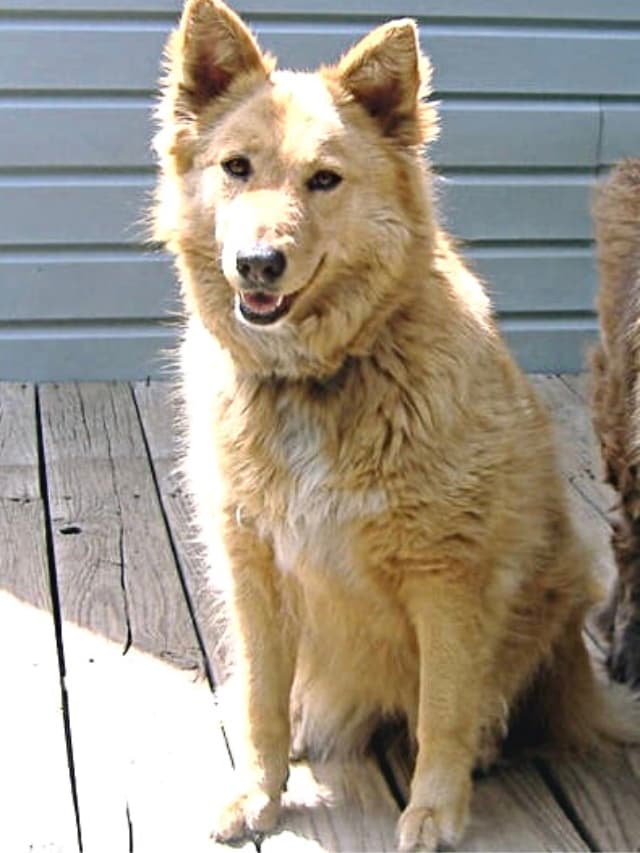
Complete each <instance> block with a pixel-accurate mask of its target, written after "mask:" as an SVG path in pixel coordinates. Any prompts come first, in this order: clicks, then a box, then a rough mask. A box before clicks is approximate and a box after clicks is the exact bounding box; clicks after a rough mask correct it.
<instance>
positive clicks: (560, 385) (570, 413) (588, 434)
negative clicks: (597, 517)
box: [533, 376, 616, 517]
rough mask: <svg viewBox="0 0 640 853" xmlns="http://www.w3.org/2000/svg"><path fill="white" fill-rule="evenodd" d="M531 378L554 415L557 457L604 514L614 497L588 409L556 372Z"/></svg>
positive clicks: (577, 484) (612, 503)
mask: <svg viewBox="0 0 640 853" xmlns="http://www.w3.org/2000/svg"><path fill="white" fill-rule="evenodd" d="M533 381H534V385H535V387H536V389H537V391H538V393H539V394H540V396H541V397H542V399H543V400H544V401H545V403H546V404H547V406H548V408H549V411H550V412H551V413H552V415H553V420H554V423H555V424H556V428H557V430H558V434H559V436H560V441H561V457H560V461H561V463H562V464H563V466H564V467H565V471H566V473H567V476H568V478H569V481H570V482H571V483H572V484H573V485H574V486H575V487H576V489H578V491H579V492H580V493H581V494H582V495H583V496H584V497H585V498H586V500H588V501H589V502H590V503H592V504H593V506H595V507H596V508H597V509H599V510H600V511H601V512H602V514H603V515H604V516H605V517H606V516H607V514H608V513H609V511H610V510H611V508H612V507H613V506H614V504H615V500H616V498H615V494H614V492H613V490H612V489H611V488H610V487H609V486H607V485H606V484H605V483H604V482H603V481H602V469H601V463H600V459H599V451H598V449H597V442H596V438H595V436H594V433H593V429H592V427H591V415H590V412H589V410H588V409H587V407H586V406H585V405H584V402H583V401H581V400H580V399H578V398H577V397H576V395H575V394H574V393H572V392H571V391H570V389H569V388H568V386H567V385H566V384H565V382H563V381H562V379H560V378H559V377H558V376H540V377H537V378H535V379H534V380H533Z"/></svg>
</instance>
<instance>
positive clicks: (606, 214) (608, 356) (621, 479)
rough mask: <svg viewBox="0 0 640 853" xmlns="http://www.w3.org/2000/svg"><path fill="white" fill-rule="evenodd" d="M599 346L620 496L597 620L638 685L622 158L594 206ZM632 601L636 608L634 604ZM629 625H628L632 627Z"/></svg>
mask: <svg viewBox="0 0 640 853" xmlns="http://www.w3.org/2000/svg"><path fill="white" fill-rule="evenodd" d="M594 218H595V228H596V241H597V252H598V265H599V272H600V291H599V295H598V310H599V314H600V329H601V344H600V346H599V347H598V349H597V350H596V352H595V353H594V356H593V361H592V369H593V379H594V383H593V385H594V387H593V412H594V415H593V417H594V426H595V429H596V432H597V434H598V437H599V439H600V443H601V447H602V455H603V459H604V464H605V468H606V475H607V479H608V480H609V482H610V483H611V485H612V486H613V487H614V488H615V489H617V491H618V492H619V494H620V502H621V508H622V517H621V520H620V523H619V525H616V527H615V529H614V534H613V546H614V550H615V554H616V560H617V563H618V569H619V580H618V584H617V587H616V590H615V592H614V595H613V597H612V600H611V602H610V605H609V607H608V609H607V612H606V614H605V615H604V617H603V623H604V627H605V629H606V631H607V632H608V633H609V634H610V636H611V639H612V641H613V645H612V653H611V659H610V663H611V666H612V670H613V674H614V676H616V677H617V678H619V679H621V680H629V681H631V682H638V681H639V680H640V383H639V374H640V159H632V160H625V161H623V162H622V163H620V164H619V165H618V166H617V167H616V169H615V170H614V171H613V173H612V175H611V177H610V178H609V179H608V180H607V181H606V182H605V183H604V184H603V185H602V186H601V187H600V189H599V191H598V194H597V197H596V203H595V206H594ZM634 599H637V603H636V604H634ZM634 626H635V627H634Z"/></svg>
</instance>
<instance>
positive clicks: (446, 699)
mask: <svg viewBox="0 0 640 853" xmlns="http://www.w3.org/2000/svg"><path fill="white" fill-rule="evenodd" d="M471 577H473V576H472V575H471ZM467 581H468V578H467V577H466V576H465V575H464V574H462V575H461V574H459V573H456V574H455V575H454V576H453V577H451V575H448V574H447V573H442V574H440V573H439V572H438V574H432V573H428V572H425V573H424V574H416V575H415V576H412V577H411V578H410V579H409V580H408V581H407V582H406V583H405V585H404V592H405V594H406V606H407V609H408V611H409V614H410V618H411V620H412V622H413V625H414V629H415V632H416V638H417V643H418V650H419V656H420V662H419V696H418V715H417V731H416V739H417V745H418V754H417V758H416V767H415V771H414V774H413V779H412V782H411V794H410V799H409V803H408V805H407V807H406V809H405V811H404V812H403V814H402V815H401V817H400V822H399V825H398V841H399V846H400V849H401V850H429V851H432V850H436V849H437V847H438V845H439V844H442V843H446V844H449V845H454V844H456V843H457V842H458V841H459V840H460V838H461V836H462V833H463V831H464V828H465V824H466V821H467V816H468V810H469V798H470V793H471V771H472V769H473V764H474V760H475V756H476V753H477V750H478V743H479V733H480V710H481V702H482V701H483V684H484V675H483V673H484V672H486V669H487V668H486V663H487V659H488V649H487V641H486V638H485V636H484V632H483V630H482V628H481V621H480V620H481V617H482V613H481V610H482V605H481V603H480V597H479V595H478V593H477V591H475V590H474V589H473V588H471V589H470V588H469V584H468V582H467ZM472 583H473V582H472ZM473 586H475V584H473Z"/></svg>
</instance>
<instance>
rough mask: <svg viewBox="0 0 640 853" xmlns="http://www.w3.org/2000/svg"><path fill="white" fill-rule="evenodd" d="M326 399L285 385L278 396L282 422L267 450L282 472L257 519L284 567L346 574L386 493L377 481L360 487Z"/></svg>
mask: <svg viewBox="0 0 640 853" xmlns="http://www.w3.org/2000/svg"><path fill="white" fill-rule="evenodd" d="M321 405H322V404H321V403H320V402H315V401H314V402H312V403H309V402H307V401H301V400H300V399H296V398H295V397H291V396H289V395H287V394H286V393H283V394H281V395H279V396H278V397H276V399H275V400H274V409H275V412H274V414H275V423H276V424H277V427H276V429H275V430H274V431H273V433H272V434H271V436H270V437H269V442H268V445H267V450H268V454H269V456H270V457H271V458H270V462H271V464H272V466H273V467H272V470H273V472H274V475H275V476H274V477H273V481H272V483H271V484H269V483H268V482H267V483H265V490H266V496H265V504H264V511H263V513H261V514H260V516H259V517H258V519H257V524H258V530H259V533H260V535H261V536H263V537H264V538H266V539H268V540H270V541H271V542H272V545H273V551H274V558H275V561H276V565H277V566H278V568H279V569H280V570H281V571H283V572H300V571H303V570H305V569H312V570H314V571H330V572H338V573H340V574H342V575H345V574H350V572H351V568H352V559H353V557H352V549H351V547H350V543H351V542H352V540H353V536H355V535H356V532H357V529H358V526H359V524H361V523H362V522H363V521H365V520H366V519H371V518H372V517H373V516H376V515H378V514H380V513H381V512H383V511H384V509H385V508H386V505H387V501H386V496H385V494H384V491H383V490H382V489H381V488H380V487H379V486H378V485H377V484H376V485H373V484H371V482H368V483H367V485H366V486H365V487H364V488H362V487H360V488H358V487H355V485H354V480H355V479H356V478H355V477H354V476H353V475H354V474H355V472H354V471H352V470H350V468H349V464H348V462H347V465H346V468H345V457H346V458H347V459H348V454H345V453H343V452H341V451H343V450H344V448H341V447H340V446H339V444H338V443H336V439H335V436H329V435H328V429H329V426H328V424H327V422H326V420H325V418H323V417H322V412H321ZM269 467H271V466H269ZM269 490H271V493H270V494H269Z"/></svg>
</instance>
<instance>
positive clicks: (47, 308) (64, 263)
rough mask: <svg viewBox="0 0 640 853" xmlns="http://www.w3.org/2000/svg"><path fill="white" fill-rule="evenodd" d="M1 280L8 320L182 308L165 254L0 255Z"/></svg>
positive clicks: (139, 315) (135, 314) (0, 298)
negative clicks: (126, 256) (134, 255)
mask: <svg viewBox="0 0 640 853" xmlns="http://www.w3.org/2000/svg"><path fill="white" fill-rule="evenodd" d="M0 281H1V282H2V286H1V287H0V317H2V318H3V319H4V320H5V321H7V320H12V321H20V322H24V321H28V320H38V319H40V320H78V319H81V320H89V319H92V318H97V319H117V318H126V319H140V320H142V319H146V318H148V317H161V316H163V315H165V314H166V313H168V312H174V311H177V309H178V303H177V299H176V294H177V288H176V287H175V286H174V277H173V271H172V266H171V263H170V262H169V261H168V260H167V259H165V258H163V257H160V256H159V257H153V256H151V255H142V254H141V255H139V256H137V257H134V258H115V259H109V258H105V257H101V256H100V255H99V254H98V253H93V254H91V253H87V254H86V255H84V256H82V257H80V258H72V259H68V258H65V259H57V258H55V257H53V258H42V257H38V256H37V255H35V256H34V255H31V254H28V255H26V256H25V257H24V258H21V259H20V260H12V259H5V258H2V257H0Z"/></svg>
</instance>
